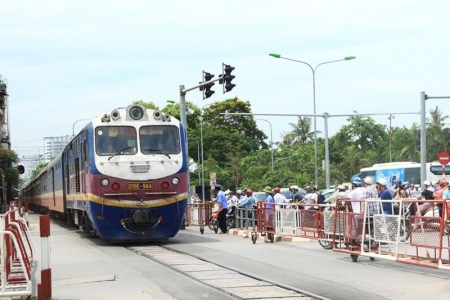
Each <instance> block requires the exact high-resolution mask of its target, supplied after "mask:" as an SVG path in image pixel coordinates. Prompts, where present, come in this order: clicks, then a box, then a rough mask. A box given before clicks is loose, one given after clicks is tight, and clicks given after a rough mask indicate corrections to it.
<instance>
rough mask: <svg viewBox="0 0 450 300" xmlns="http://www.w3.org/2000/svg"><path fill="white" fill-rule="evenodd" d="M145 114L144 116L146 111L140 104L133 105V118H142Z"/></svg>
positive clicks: (131, 114) (131, 112)
mask: <svg viewBox="0 0 450 300" xmlns="http://www.w3.org/2000/svg"><path fill="white" fill-rule="evenodd" d="M143 116H144V111H143V110H142V108H141V107H140V106H133V107H132V108H131V109H130V117H131V118H132V119H133V120H140V119H142V117H143Z"/></svg>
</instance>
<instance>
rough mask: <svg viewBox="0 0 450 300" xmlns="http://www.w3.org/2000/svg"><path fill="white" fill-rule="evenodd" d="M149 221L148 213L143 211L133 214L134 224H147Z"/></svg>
mask: <svg viewBox="0 0 450 300" xmlns="http://www.w3.org/2000/svg"><path fill="white" fill-rule="evenodd" d="M148 219H149V216H148V212H147V211H145V210H142V209H141V210H138V211H136V212H135V213H134V214H133V220H134V222H135V223H147V222H148Z"/></svg>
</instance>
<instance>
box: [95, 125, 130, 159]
mask: <svg viewBox="0 0 450 300" xmlns="http://www.w3.org/2000/svg"><path fill="white" fill-rule="evenodd" d="M95 140H96V142H95V145H96V149H97V154H98V155H114V154H115V155H121V154H124V155H130V154H136V153H137V142H136V141H137V137H136V128H134V127H131V126H100V127H97V128H95Z"/></svg>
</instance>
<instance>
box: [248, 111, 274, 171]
mask: <svg viewBox="0 0 450 300" xmlns="http://www.w3.org/2000/svg"><path fill="white" fill-rule="evenodd" d="M244 118H245V119H252V117H251V116H248V115H247V116H244ZM253 119H255V120H260V121H266V122H267V123H269V125H270V155H271V158H272V172H273V139H272V123H270V122H269V121H268V120H266V119H257V118H253Z"/></svg>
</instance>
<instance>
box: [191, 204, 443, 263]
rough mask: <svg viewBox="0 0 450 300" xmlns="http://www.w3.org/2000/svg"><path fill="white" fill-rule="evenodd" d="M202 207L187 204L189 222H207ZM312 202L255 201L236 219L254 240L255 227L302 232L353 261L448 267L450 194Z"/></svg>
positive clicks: (266, 230)
mask: <svg viewBox="0 0 450 300" xmlns="http://www.w3.org/2000/svg"><path fill="white" fill-rule="evenodd" d="M206 207H208V206H205V208H202V206H201V205H198V204H194V205H189V210H190V213H186V216H190V224H195V222H196V220H195V216H196V215H197V216H199V217H198V221H197V223H198V224H199V225H201V224H203V225H206V224H207V221H205V218H206V215H207V214H208V213H209V211H207V208H206ZM311 208H312V209H304V208H302V207H301V206H299V205H297V204H292V203H285V204H275V203H267V202H258V203H257V208H256V209H246V208H237V209H236V213H235V224H236V225H237V227H238V228H240V229H249V228H252V229H253V230H252V234H251V237H252V242H253V243H255V242H256V238H257V233H258V232H259V233H261V234H263V235H264V234H268V235H269V239H270V240H271V241H272V242H273V240H274V235H275V234H277V235H281V236H292V237H303V238H308V239H313V240H317V241H318V242H319V243H320V244H321V245H322V247H324V248H325V249H332V250H333V251H335V252H341V253H345V254H350V256H351V258H352V260H353V261H354V262H356V261H357V259H358V256H363V257H369V258H370V259H371V260H374V259H375V258H382V259H388V260H392V261H397V262H402V263H408V264H415V265H420V266H427V267H433V268H440V269H449V270H450V236H449V235H448V232H449V230H450V220H449V216H450V200H417V199H402V200H380V199H378V198H373V199H364V200H350V199H348V198H343V199H337V200H336V204H335V205H333V206H332V205H314V207H311ZM386 208H389V211H390V210H391V209H392V213H390V214H387V213H386V212H387V211H384V210H385V209H386ZM196 210H197V211H198V212H197V214H196V213H195V212H196ZM213 211H214V209H213V208H211V211H210V213H212V212H213Z"/></svg>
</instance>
